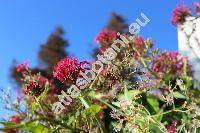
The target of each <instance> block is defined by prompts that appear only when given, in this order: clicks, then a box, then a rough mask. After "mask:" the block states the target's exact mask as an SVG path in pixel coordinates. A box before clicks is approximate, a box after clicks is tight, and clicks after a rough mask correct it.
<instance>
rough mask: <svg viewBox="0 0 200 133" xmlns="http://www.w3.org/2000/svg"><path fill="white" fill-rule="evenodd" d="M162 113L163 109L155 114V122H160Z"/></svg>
mask: <svg viewBox="0 0 200 133" xmlns="http://www.w3.org/2000/svg"><path fill="white" fill-rule="evenodd" d="M162 113H163V109H160V110H159V112H158V113H157V114H156V115H158V116H156V117H155V118H156V120H157V121H159V122H161V120H162V118H163V115H161V114H162Z"/></svg>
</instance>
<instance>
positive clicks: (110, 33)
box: [95, 29, 117, 45]
mask: <svg viewBox="0 0 200 133" xmlns="http://www.w3.org/2000/svg"><path fill="white" fill-rule="evenodd" d="M116 38H117V32H116V31H114V30H109V29H104V30H102V31H101V32H100V33H99V34H98V35H97V37H96V39H95V40H96V41H97V42H98V43H100V44H101V45H105V44H108V43H109V42H111V41H113V40H115V39H116Z"/></svg>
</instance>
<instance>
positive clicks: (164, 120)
mask: <svg viewBox="0 0 200 133" xmlns="http://www.w3.org/2000/svg"><path fill="white" fill-rule="evenodd" d="M174 13H175V16H174V24H176V23H182V22H183V21H184V19H185V18H184V17H186V16H187V15H189V14H190V11H189V8H186V7H184V8H183V9H182V8H177V9H175V11H174ZM180 15H181V18H179V17H180ZM116 33H117V32H116V31H113V30H109V29H106V30H103V31H102V32H100V33H99V35H98V36H97V38H96V40H97V41H98V42H99V43H100V45H101V46H100V48H109V47H110V46H111V44H112V42H113V41H114V39H117V38H118V35H117V34H116ZM123 36H124V37H125V38H126V39H127V40H129V37H130V34H128V33H123ZM118 45H120V44H118ZM88 64H89V63H88V62H87V61H84V62H80V63H79V62H78V60H77V59H76V58H69V57H66V58H64V59H62V60H60V61H59V62H58V63H57V64H56V65H55V67H54V71H53V72H52V78H50V79H48V78H46V77H44V76H42V75H41V74H40V73H38V74H33V72H32V71H31V69H29V67H28V66H27V65H26V64H24V65H18V66H17V68H16V70H17V72H19V73H21V75H22V86H21V87H22V91H21V93H22V94H23V97H21V98H17V100H16V102H14V103H13V102H11V101H12V100H11V96H10V93H9V92H5V91H4V90H2V91H3V93H4V95H3V98H2V99H3V100H4V101H5V103H6V108H7V109H9V110H12V111H15V112H16V115H14V116H12V117H10V119H8V120H5V121H2V122H1V124H3V126H4V127H3V128H2V129H1V130H2V131H5V132H7V133H10V132H12V133H16V132H33V133H40V132H42V133H49V132H56V133H57V132H58V133H60V132H64V133H66V132H73V133H74V132H83V133H84V132H86V133H90V132H91V133H93V132H94V133H99V132H101V133H103V132H136V133H146V132H153V133H162V132H167V133H176V132H194V133H195V132H197V133H198V132H200V119H199V118H200V106H199V105H200V97H199V94H200V91H199V90H197V89H195V88H194V87H193V81H192V75H191V73H192V72H191V70H190V68H191V66H190V65H189V62H188V60H187V58H186V57H183V56H182V55H181V54H180V53H178V52H176V51H161V50H156V49H154V48H153V41H152V40H151V39H145V38H144V37H142V36H138V35H136V36H134V37H133V39H132V40H129V43H127V44H126V47H124V48H123V49H122V51H121V52H120V53H118V55H117V56H116V58H115V59H113V61H112V62H111V63H108V64H106V63H105V62H104V66H103V68H104V69H103V70H102V71H101V72H100V73H98V75H97V76H96V77H95V79H94V80H93V81H92V82H90V83H89V84H87V85H86V86H85V88H84V89H81V91H80V94H79V95H78V96H77V97H76V98H74V97H73V96H68V95H67V94H66V95H64V96H63V95H61V94H60V93H61V91H62V90H64V91H67V92H68V91H69V92H70V91H71V89H70V86H72V85H73V84H75V83H77V82H78V81H77V79H79V78H83V77H82V76H81V75H80V72H81V71H87V70H89V68H86V66H85V65H88ZM58 80H59V81H61V82H62V84H61V85H60V86H56V83H57V81H58ZM78 83H79V84H81V85H85V84H84V82H83V81H79V82H78ZM78 89H80V88H78ZM74 95H76V94H74ZM68 98H69V99H70V98H74V99H73V102H71V103H70V104H66V103H65V102H66V101H65V100H64V99H68ZM56 101H61V102H62V103H61V104H62V106H64V105H66V106H65V108H64V111H63V112H61V114H59V115H58V114H55V113H54V111H53V110H52V105H53V103H55V102H56Z"/></svg>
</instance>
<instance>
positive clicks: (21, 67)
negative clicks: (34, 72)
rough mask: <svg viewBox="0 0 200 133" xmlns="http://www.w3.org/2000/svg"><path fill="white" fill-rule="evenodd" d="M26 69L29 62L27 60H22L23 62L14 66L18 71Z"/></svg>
mask: <svg viewBox="0 0 200 133" xmlns="http://www.w3.org/2000/svg"><path fill="white" fill-rule="evenodd" d="M28 69H29V63H28V62H24V63H21V64H18V65H17V66H16V71H17V72H18V73H21V72H24V71H27V70H28Z"/></svg>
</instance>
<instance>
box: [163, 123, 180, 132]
mask: <svg viewBox="0 0 200 133" xmlns="http://www.w3.org/2000/svg"><path fill="white" fill-rule="evenodd" d="M176 125H177V122H176V121H172V123H171V124H170V125H169V124H167V125H165V128H166V129H167V133H177V129H176Z"/></svg>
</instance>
